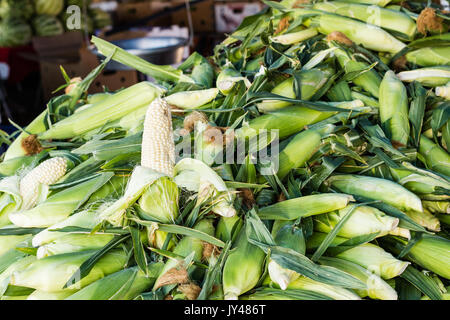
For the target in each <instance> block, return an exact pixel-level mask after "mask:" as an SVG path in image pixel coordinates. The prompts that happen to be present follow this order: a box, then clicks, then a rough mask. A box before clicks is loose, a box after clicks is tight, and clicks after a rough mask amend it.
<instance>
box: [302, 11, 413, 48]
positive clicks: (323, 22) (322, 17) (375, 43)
mask: <svg viewBox="0 0 450 320" xmlns="http://www.w3.org/2000/svg"><path fill="white" fill-rule="evenodd" d="M294 12H295V13H296V14H300V15H303V14H308V13H311V14H314V13H317V14H318V15H317V16H314V17H313V18H311V19H310V20H307V21H306V22H305V25H306V26H307V27H310V26H311V27H315V28H317V30H319V32H320V33H323V34H326V35H328V34H330V33H332V32H334V31H340V32H342V33H343V34H345V35H346V36H347V37H348V38H349V39H350V40H352V41H353V42H355V43H357V44H362V45H363V46H364V47H366V48H367V49H370V50H374V51H381V52H389V53H393V54H395V53H397V52H399V51H400V50H402V49H403V48H404V47H405V46H406V45H405V44H404V43H403V42H401V41H399V40H397V39H396V38H394V37H393V36H391V35H390V34H389V33H388V32H386V31H384V30H383V29H381V28H380V27H378V26H375V25H373V24H368V23H364V22H361V21H358V20H353V19H350V18H347V17H343V16H339V15H336V14H331V13H324V12H323V11H320V10H312V9H295V11H294Z"/></svg>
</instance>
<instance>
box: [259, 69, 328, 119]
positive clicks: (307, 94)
mask: <svg viewBox="0 0 450 320" xmlns="http://www.w3.org/2000/svg"><path fill="white" fill-rule="evenodd" d="M329 76H330V75H329V74H328V72H326V71H322V70H320V69H317V68H316V69H310V70H305V71H302V72H301V73H300V75H299V78H300V83H301V88H300V92H301V99H302V100H309V99H311V98H312V96H313V95H314V94H315V93H316V92H317V91H319V90H320V88H321V87H322V86H323V85H324V84H325V83H326V82H327V80H328V78H329ZM271 92H272V93H273V94H277V95H280V96H283V97H287V98H292V99H295V98H296V96H295V91H294V78H289V79H286V80H284V81H283V82H281V83H280V84H278V85H277V86H276V87H275V88H273V90H272V91H271ZM290 104H291V103H290V102H287V101H277V100H266V101H263V102H260V103H258V104H257V106H258V110H259V111H260V112H262V113H267V112H272V111H276V110H279V109H282V108H285V107H287V106H289V105H290Z"/></svg>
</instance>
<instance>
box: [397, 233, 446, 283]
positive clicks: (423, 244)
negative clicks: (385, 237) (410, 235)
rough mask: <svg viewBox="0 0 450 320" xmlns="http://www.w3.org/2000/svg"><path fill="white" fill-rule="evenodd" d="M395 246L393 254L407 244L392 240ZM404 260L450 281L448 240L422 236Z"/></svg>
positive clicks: (400, 240) (401, 240) (399, 240)
mask: <svg viewBox="0 0 450 320" xmlns="http://www.w3.org/2000/svg"><path fill="white" fill-rule="evenodd" d="M393 240H394V241H395V243H396V244H394V246H395V247H393V248H392V249H393V250H394V251H395V252H400V250H401V249H402V248H403V246H405V245H406V244H407V241H405V240H403V239H398V238H396V239H393ZM406 258H407V259H408V260H410V261H412V262H414V263H417V264H418V265H420V266H422V267H423V268H425V269H427V270H430V271H433V272H434V273H436V274H438V275H439V276H441V277H444V278H445V279H450V269H449V268H448V266H449V264H450V241H449V240H448V239H445V238H442V237H439V236H435V235H429V234H424V235H423V236H422V238H421V239H420V240H419V241H417V242H416V243H415V244H414V245H413V246H412V248H411V250H410V251H409V252H408V254H407V255H406Z"/></svg>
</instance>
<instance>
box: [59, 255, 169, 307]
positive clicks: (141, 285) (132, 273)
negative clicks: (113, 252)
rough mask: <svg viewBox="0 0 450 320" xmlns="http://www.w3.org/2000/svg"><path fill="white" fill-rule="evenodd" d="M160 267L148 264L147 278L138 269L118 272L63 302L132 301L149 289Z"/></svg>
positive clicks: (161, 265) (159, 265)
mask: <svg viewBox="0 0 450 320" xmlns="http://www.w3.org/2000/svg"><path fill="white" fill-rule="evenodd" d="M162 267H163V264H162V263H160V262H158V263H152V264H149V265H148V276H146V275H145V274H144V273H143V272H142V271H141V270H140V269H139V268H138V267H132V268H128V269H125V270H121V271H118V272H116V273H113V274H110V275H108V276H106V277H104V278H103V279H100V280H97V281H95V282H93V283H91V284H90V285H88V286H86V287H84V288H83V289H81V290H80V291H78V292H76V293H73V294H72V295H69V296H67V297H66V298H65V300H133V299H134V298H136V297H137V296H138V295H139V294H140V293H142V292H144V291H145V290H147V289H149V288H151V286H152V285H153V284H154V282H155V280H156V277H157V275H158V274H159V272H160V271H161V269H162Z"/></svg>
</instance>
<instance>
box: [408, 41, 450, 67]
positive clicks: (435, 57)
mask: <svg viewBox="0 0 450 320" xmlns="http://www.w3.org/2000/svg"><path fill="white" fill-rule="evenodd" d="M406 60H408V62H411V63H414V64H417V65H419V66H422V67H433V66H444V65H450V47H448V46H447V47H425V48H420V49H417V50H414V51H410V52H408V53H407V54H406Z"/></svg>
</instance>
